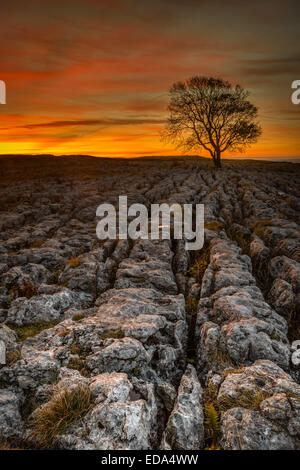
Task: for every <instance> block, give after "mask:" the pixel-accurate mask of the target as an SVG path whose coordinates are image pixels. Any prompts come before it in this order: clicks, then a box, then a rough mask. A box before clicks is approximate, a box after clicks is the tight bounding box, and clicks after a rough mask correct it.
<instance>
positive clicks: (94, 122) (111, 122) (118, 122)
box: [0, 118, 166, 130]
mask: <svg viewBox="0 0 300 470" xmlns="http://www.w3.org/2000/svg"><path fill="white" fill-rule="evenodd" d="M165 122H166V120H165V119H153V118H121V119H85V120H79V121H75V120H74V121H52V122H42V123H38V124H24V125H21V126H11V127H2V128H0V130H7V129H39V128H52V127H74V126H105V127H112V126H131V125H135V126H136V125H144V124H164V123H165Z"/></svg>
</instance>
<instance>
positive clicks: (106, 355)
mask: <svg viewBox="0 0 300 470" xmlns="http://www.w3.org/2000/svg"><path fill="white" fill-rule="evenodd" d="M0 172H1V173H0V180H1V190H0V203H1V217H0V225H1V247H0V278H1V279H0V286H1V287H0V322H1V324H0V341H2V344H3V343H4V344H5V347H6V364H3V365H2V366H1V365H0V376H1V381H0V441H1V444H0V446H1V447H2V448H14V447H17V448H29V449H32V448H50V449H53V448H58V449H119V450H124V449H205V448H206V449H219V448H221V449H233V450H235V449H300V366H299V364H300V355H299V353H298V352H297V350H296V349H297V343H295V341H296V340H300V320H299V310H300V309H299V307H300V297H299V286H300V246H299V235H300V232H299V208H300V199H299V197H298V196H299V183H300V173H299V165H296V164H295V165H293V164H279V163H278V164H270V163H257V162H246V161H245V162H238V163H237V162H230V161H229V162H226V163H225V164H224V168H223V169H222V170H220V171H216V172H215V171H214V170H213V169H212V167H211V165H210V163H209V162H208V161H207V160H204V159H198V160H197V159H195V158H186V159H183V158H169V159H138V160H108V159H93V158H88V157H87V158H83V157H68V158H63V159H62V158H61V159H59V158H54V157H50V156H49V157H40V158H38V159H37V158H33V157H15V158H12V157H10V158H6V159H5V157H2V158H1V159H0ZM119 195H127V196H128V202H129V204H131V203H133V202H138V203H143V204H145V205H146V206H147V207H150V204H152V203H162V202H167V203H173V202H178V203H180V204H183V203H192V204H197V203H202V204H204V205H205V245H204V248H203V249H202V250H200V251H199V252H192V251H190V252H188V251H185V249H184V243H183V242H182V241H179V240H171V241H167V240H156V241H153V240H136V241H132V240H108V241H100V240H98V239H97V237H96V232H95V227H96V223H97V219H96V217H95V211H96V208H97V206H98V205H99V204H101V203H102V202H109V203H112V204H114V205H115V206H117V204H118V197H119Z"/></svg>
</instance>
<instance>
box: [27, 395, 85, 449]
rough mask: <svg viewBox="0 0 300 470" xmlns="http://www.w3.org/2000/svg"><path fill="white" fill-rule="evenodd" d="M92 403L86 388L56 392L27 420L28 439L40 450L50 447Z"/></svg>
mask: <svg viewBox="0 0 300 470" xmlns="http://www.w3.org/2000/svg"><path fill="white" fill-rule="evenodd" d="M92 403H93V401H92V395H91V392H90V390H89V388H88V387H84V386H81V387H78V388H76V389H75V390H71V391H69V390H63V391H60V392H58V393H57V394H56V395H53V397H52V398H51V400H50V401H49V402H48V403H47V404H46V405H45V406H44V407H42V408H40V409H39V410H37V411H36V412H35V413H34V414H33V415H32V417H31V418H30V419H29V425H30V427H31V434H30V439H32V440H34V441H36V442H37V443H38V446H39V447H40V448H47V447H51V446H52V445H53V442H54V440H55V438H56V437H57V436H59V435H60V434H63V433H64V432H66V431H67V430H68V429H69V427H70V426H72V425H73V424H74V423H76V422H78V421H79V420H81V419H82V418H83V417H84V416H85V415H86V413H88V411H90V409H91V407H92Z"/></svg>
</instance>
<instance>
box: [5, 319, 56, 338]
mask: <svg viewBox="0 0 300 470" xmlns="http://www.w3.org/2000/svg"><path fill="white" fill-rule="evenodd" d="M57 323H58V322H45V321H38V322H35V323H31V324H30V325H15V324H12V323H8V325H7V326H9V328H11V329H12V330H14V331H15V332H16V333H17V336H18V341H25V340H26V339H27V338H31V337H33V336H36V335H38V334H39V333H41V331H43V330H47V329H49V328H53V327H54V326H55V325H57Z"/></svg>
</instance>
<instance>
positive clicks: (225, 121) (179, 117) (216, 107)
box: [163, 76, 261, 168]
mask: <svg viewBox="0 0 300 470" xmlns="http://www.w3.org/2000/svg"><path fill="white" fill-rule="evenodd" d="M169 95H170V103H169V106H168V110H169V111H170V117H169V119H168V122H167V125H166V128H165V130H164V132H163V139H164V140H168V141H171V142H175V143H176V144H177V147H182V148H183V149H184V150H185V151H187V150H191V149H196V148H199V147H201V148H203V149H205V150H207V151H208V152H209V153H210V155H211V157H212V158H213V161H214V164H215V167H217V168H221V154H222V153H223V152H225V150H235V151H236V150H237V151H240V152H242V151H243V150H244V149H245V148H246V147H248V146H249V145H250V144H252V143H254V142H256V140H257V139H258V137H259V136H260V134H261V127H260V126H259V124H258V123H257V122H256V118H257V108H256V107H255V106H254V105H253V104H251V103H250V101H248V96H249V92H248V91H247V90H244V89H243V88H241V87H240V86H239V85H237V86H235V87H233V86H232V85H231V84H230V83H229V82H227V81H224V80H221V79H219V78H208V77H201V76H195V77H192V78H189V79H188V80H186V81H185V82H177V83H174V85H173V86H172V87H171V89H170V92H169Z"/></svg>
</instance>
